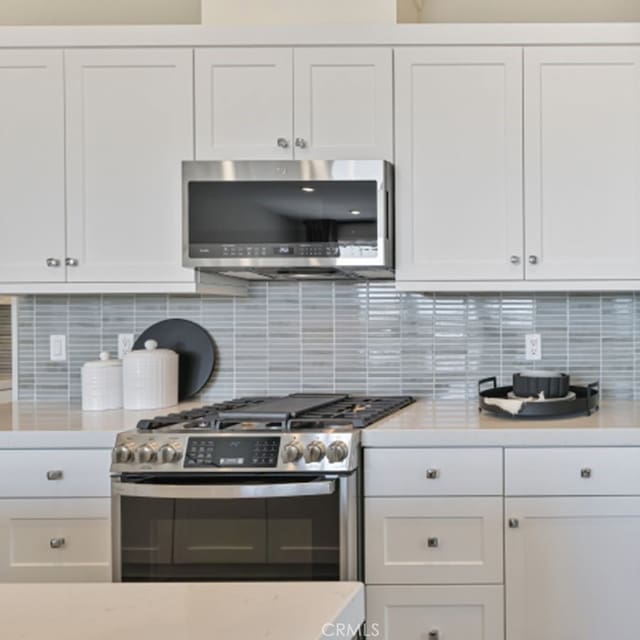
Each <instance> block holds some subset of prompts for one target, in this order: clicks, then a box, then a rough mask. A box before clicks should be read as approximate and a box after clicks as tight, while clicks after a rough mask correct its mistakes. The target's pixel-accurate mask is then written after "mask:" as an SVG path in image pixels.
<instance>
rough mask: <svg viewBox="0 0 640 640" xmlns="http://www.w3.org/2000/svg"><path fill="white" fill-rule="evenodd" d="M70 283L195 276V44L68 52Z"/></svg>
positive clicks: (187, 277) (170, 278)
mask: <svg viewBox="0 0 640 640" xmlns="http://www.w3.org/2000/svg"><path fill="white" fill-rule="evenodd" d="M65 60H66V100H67V112H66V122H67V237H68V243H67V244H68V252H67V255H68V256H69V258H71V259H72V260H73V262H72V263H71V265H72V266H69V267H68V269H67V272H68V281H69V282H175V281H191V282H193V278H194V276H193V270H190V269H184V268H183V267H182V242H181V235H182V231H181V226H182V197H181V162H182V161H183V160H190V159H193V116H192V105H193V85H192V53H191V51H190V50H171V49H109V50H106V49H76V50H70V51H68V52H66V53H65Z"/></svg>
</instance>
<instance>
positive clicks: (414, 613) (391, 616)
mask: <svg viewBox="0 0 640 640" xmlns="http://www.w3.org/2000/svg"><path fill="white" fill-rule="evenodd" d="M503 609H504V605H503V595H502V587H498V586H483V587H462V586H458V587H398V586H394V587H375V586H373V587H370V586H367V588H366V619H367V623H366V629H367V633H368V634H369V636H370V637H377V638H378V640H503V638H504V622H503Z"/></svg>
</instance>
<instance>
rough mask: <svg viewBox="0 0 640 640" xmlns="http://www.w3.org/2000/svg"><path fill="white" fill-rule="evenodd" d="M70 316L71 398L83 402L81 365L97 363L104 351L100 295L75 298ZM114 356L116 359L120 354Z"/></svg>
mask: <svg viewBox="0 0 640 640" xmlns="http://www.w3.org/2000/svg"><path fill="white" fill-rule="evenodd" d="M68 315H69V321H68V327H69V328H68V333H67V352H68V353H67V357H68V360H69V399H70V400H71V402H80V401H81V400H82V388H81V375H80V373H81V369H82V365H83V364H84V363H85V362H87V361H88V360H97V359H98V356H99V354H100V351H101V350H102V348H103V346H102V345H103V337H102V309H101V299H100V296H74V297H73V300H72V301H70V304H69V306H68ZM113 355H114V357H115V356H117V352H116V353H115V354H113Z"/></svg>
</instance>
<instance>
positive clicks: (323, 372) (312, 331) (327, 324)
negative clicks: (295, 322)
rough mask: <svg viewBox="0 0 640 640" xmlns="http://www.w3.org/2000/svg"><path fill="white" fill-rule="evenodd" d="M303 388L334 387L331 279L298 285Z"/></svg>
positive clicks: (306, 389) (305, 389) (314, 390)
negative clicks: (299, 287) (329, 280)
mask: <svg viewBox="0 0 640 640" xmlns="http://www.w3.org/2000/svg"><path fill="white" fill-rule="evenodd" d="M300 286H301V290H300V318H301V329H302V332H301V335H302V390H303V391H310V392H318V391H333V390H334V389H335V364H334V354H335V348H334V309H335V307H334V300H333V290H334V289H333V283H332V282H305V283H303V284H301V285H300Z"/></svg>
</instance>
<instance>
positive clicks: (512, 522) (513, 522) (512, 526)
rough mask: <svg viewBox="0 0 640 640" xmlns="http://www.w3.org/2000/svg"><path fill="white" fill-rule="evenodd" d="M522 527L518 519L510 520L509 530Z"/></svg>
mask: <svg viewBox="0 0 640 640" xmlns="http://www.w3.org/2000/svg"><path fill="white" fill-rule="evenodd" d="M519 526H520V520H518V518H509V529H517V528H518V527H519Z"/></svg>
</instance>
